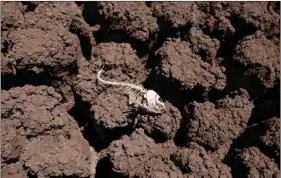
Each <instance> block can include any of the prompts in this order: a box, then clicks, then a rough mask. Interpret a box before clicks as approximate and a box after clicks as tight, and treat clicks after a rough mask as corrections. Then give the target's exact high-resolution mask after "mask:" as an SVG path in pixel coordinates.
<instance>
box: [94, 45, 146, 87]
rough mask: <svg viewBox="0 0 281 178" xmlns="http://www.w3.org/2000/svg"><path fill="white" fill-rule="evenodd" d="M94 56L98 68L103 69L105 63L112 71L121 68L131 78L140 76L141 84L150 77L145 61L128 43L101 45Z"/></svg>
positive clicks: (95, 50)
mask: <svg viewBox="0 0 281 178" xmlns="http://www.w3.org/2000/svg"><path fill="white" fill-rule="evenodd" d="M93 56H94V61H95V63H96V64H97V66H96V67H101V66H100V65H101V64H102V63H103V64H104V65H105V66H107V67H108V68H111V69H112V70H115V69H116V68H121V69H122V72H123V73H124V74H126V75H127V76H128V77H129V78H135V77H136V76H138V80H140V82H142V81H144V80H145V79H146V76H147V75H148V71H146V69H145V61H141V60H140V59H139V58H138V56H137V55H136V51H135V50H134V49H133V48H132V47H131V45H130V44H128V43H100V44H99V45H98V46H97V47H96V48H95V49H94V51H93ZM98 70H100V68H98ZM114 79H115V78H114ZM118 80H120V79H118Z"/></svg>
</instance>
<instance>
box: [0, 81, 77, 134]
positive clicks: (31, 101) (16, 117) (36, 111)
mask: <svg viewBox="0 0 281 178" xmlns="http://www.w3.org/2000/svg"><path fill="white" fill-rule="evenodd" d="M61 101H62V97H61V96H60V95H59V94H58V93H57V92H55V90H54V88H52V87H47V86H38V87H34V86H29V85H26V86H24V87H16V88H13V89H11V90H9V91H3V90H2V101H1V104H2V108H1V116H2V121H3V123H4V124H5V125H4V126H7V127H9V126H11V127H12V128H17V129H16V130H15V131H16V133H17V134H19V135H23V136H26V137H30V138H31V137H36V136H38V135H48V134H52V135H56V134H58V135H60V134H67V133H68V132H69V131H67V129H69V127H76V126H75V122H74V121H73V119H72V118H71V117H70V116H69V115H68V113H67V112H66V111H65V110H64V109H63V108H62V107H61V106H60V102H61ZM73 124H74V125H73ZM3 128H6V127H3ZM7 129H8V128H7ZM77 129H78V128H77ZM2 133H3V131H2ZM9 134H12V135H13V133H12V132H11V133H9ZM4 138H7V137H6V136H4Z"/></svg>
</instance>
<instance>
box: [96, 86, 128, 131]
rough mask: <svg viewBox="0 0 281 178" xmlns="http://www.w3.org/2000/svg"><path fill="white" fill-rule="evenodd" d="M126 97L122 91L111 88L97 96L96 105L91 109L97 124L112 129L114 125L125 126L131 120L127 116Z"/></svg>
mask: <svg viewBox="0 0 281 178" xmlns="http://www.w3.org/2000/svg"><path fill="white" fill-rule="evenodd" d="M127 105H128V104H127V98H126V96H125V95H124V94H122V91H121V92H120V91H116V90H113V91H112V92H103V93H101V94H100V95H99V96H98V97H97V103H96V105H93V106H92V108H91V110H92V111H93V112H94V113H95V114H94V120H95V122H96V123H97V124H98V125H102V126H103V127H105V128H108V129H112V128H115V127H125V126H127V125H128V124H129V123H130V122H132V121H131V119H129V118H127V116H128V113H127V112H126V111H128V109H129V108H128V106H127Z"/></svg>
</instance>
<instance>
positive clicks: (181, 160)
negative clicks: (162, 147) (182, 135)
mask: <svg viewBox="0 0 281 178" xmlns="http://www.w3.org/2000/svg"><path fill="white" fill-rule="evenodd" d="M171 159H172V161H173V162H174V163H175V164H176V165H177V166H178V167H179V168H180V169H181V170H182V171H183V173H184V176H185V177H206V178H207V177H212V178H215V177H217V178H219V177H227V178H231V177H232V176H231V173H230V168H229V167H228V166H226V165H225V164H223V163H222V162H220V161H218V160H216V159H213V158H212V157H211V156H210V155H208V153H207V152H206V151H205V149H204V148H203V147H201V146H199V145H197V144H196V143H191V144H190V145H188V147H187V148H183V149H180V150H177V151H175V152H173V153H172V154H171Z"/></svg>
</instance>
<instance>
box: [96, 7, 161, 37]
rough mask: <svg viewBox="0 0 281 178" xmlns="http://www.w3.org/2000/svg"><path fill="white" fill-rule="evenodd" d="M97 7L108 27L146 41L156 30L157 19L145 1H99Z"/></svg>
mask: <svg viewBox="0 0 281 178" xmlns="http://www.w3.org/2000/svg"><path fill="white" fill-rule="evenodd" d="M97 6H98V9H99V12H100V15H102V16H103V18H104V20H105V21H106V23H108V25H109V27H110V29H112V30H121V31H124V32H126V33H127V34H129V35H130V37H132V38H134V39H137V40H140V41H143V42H144V41H148V40H150V38H151V36H153V35H155V34H156V32H157V31H158V25H157V19H156V18H155V17H153V16H152V12H151V10H150V9H149V8H148V7H147V6H146V4H145V2H99V3H98V5H97Z"/></svg>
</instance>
